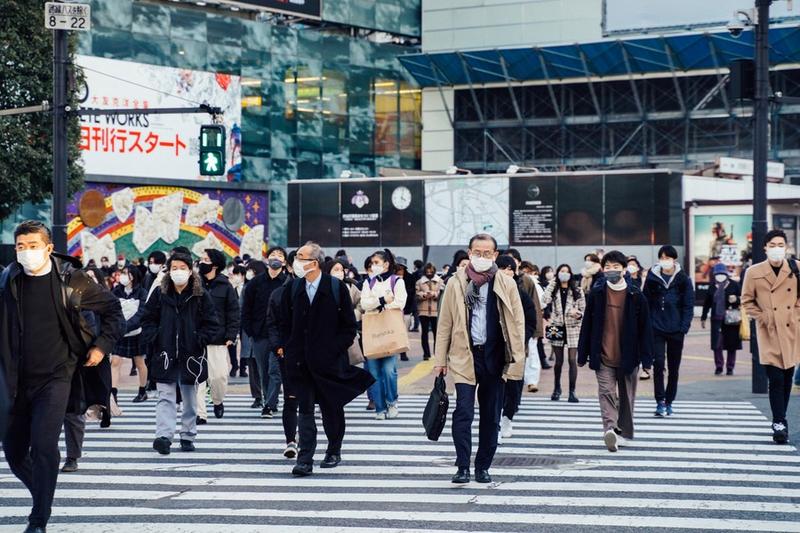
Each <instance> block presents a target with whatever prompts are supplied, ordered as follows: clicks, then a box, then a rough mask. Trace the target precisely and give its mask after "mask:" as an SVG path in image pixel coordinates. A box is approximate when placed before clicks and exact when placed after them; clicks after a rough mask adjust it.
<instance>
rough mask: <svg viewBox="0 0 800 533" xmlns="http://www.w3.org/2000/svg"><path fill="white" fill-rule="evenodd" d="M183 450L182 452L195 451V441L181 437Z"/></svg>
mask: <svg viewBox="0 0 800 533" xmlns="http://www.w3.org/2000/svg"><path fill="white" fill-rule="evenodd" d="M181 451H182V452H193V451H194V443H193V442H192V441H190V440H184V439H181Z"/></svg>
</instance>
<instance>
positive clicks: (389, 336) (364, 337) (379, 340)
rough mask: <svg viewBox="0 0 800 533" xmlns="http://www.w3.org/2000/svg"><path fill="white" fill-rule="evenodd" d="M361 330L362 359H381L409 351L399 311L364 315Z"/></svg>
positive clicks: (406, 334) (406, 335) (406, 331)
mask: <svg viewBox="0 0 800 533" xmlns="http://www.w3.org/2000/svg"><path fill="white" fill-rule="evenodd" d="M361 330H362V331H361V341H362V342H363V344H364V357H366V358H367V359H382V358H384V357H388V356H390V355H394V354H398V353H402V352H407V351H409V350H408V330H407V329H406V324H405V321H404V319H403V311H402V310H400V309H386V310H384V311H381V312H380V313H367V314H365V315H364V317H363V321H362V327H361Z"/></svg>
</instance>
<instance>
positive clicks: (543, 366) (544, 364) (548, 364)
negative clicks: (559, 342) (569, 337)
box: [541, 360, 553, 370]
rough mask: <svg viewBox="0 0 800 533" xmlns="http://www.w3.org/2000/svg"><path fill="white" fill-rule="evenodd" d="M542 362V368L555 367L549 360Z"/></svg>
mask: <svg viewBox="0 0 800 533" xmlns="http://www.w3.org/2000/svg"><path fill="white" fill-rule="evenodd" d="M541 363H542V370H550V369H551V368H553V365H551V364H550V363H548V362H547V360H544V361H542V362H541Z"/></svg>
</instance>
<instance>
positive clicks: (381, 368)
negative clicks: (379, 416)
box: [367, 355, 397, 413]
mask: <svg viewBox="0 0 800 533" xmlns="http://www.w3.org/2000/svg"><path fill="white" fill-rule="evenodd" d="M367 370H369V373H370V374H372V377H373V378H375V385H374V386H373V387H372V394H373V398H372V399H373V401H374V402H375V412H376V413H383V412H385V411H387V410H388V409H389V406H390V405H395V404H396V403H397V356H396V355H390V356H389V357H382V358H380V359H367Z"/></svg>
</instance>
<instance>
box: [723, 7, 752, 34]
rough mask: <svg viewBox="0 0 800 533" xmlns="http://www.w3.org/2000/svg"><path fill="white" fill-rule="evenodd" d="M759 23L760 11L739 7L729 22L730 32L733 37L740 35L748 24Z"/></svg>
mask: <svg viewBox="0 0 800 533" xmlns="http://www.w3.org/2000/svg"><path fill="white" fill-rule="evenodd" d="M754 24H758V12H757V11H756V10H754V9H739V10H737V11H735V12H734V13H733V18H732V19H731V21H730V22H728V25H727V28H728V33H730V34H731V36H732V37H739V36H740V35H741V34H742V33H744V30H745V29H747V27H748V26H752V25H754Z"/></svg>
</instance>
